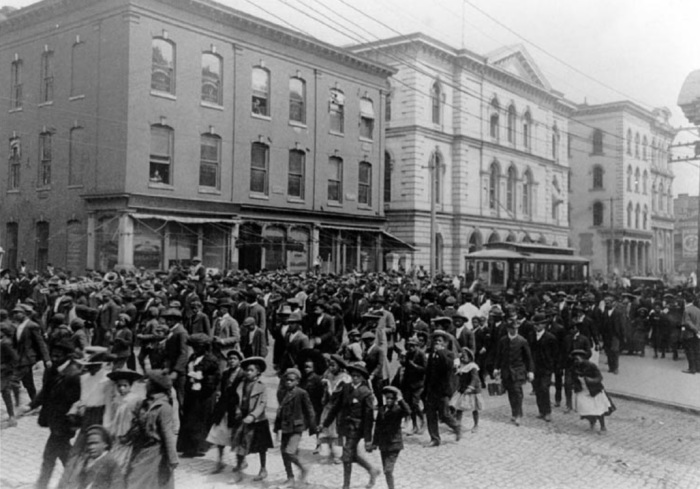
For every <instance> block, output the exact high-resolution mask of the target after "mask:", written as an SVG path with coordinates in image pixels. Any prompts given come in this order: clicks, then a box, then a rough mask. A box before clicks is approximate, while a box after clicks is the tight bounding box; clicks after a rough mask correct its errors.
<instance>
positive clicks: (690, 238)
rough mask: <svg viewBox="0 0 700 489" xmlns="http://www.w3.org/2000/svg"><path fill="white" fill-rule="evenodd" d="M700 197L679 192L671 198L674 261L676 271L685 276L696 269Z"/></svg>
mask: <svg viewBox="0 0 700 489" xmlns="http://www.w3.org/2000/svg"><path fill="white" fill-rule="evenodd" d="M699 208H700V197H698V196H697V195H693V196H690V195H688V194H679V195H678V197H676V198H675V199H674V200H673V213H674V215H675V218H676V222H675V227H674V236H673V243H674V263H675V266H676V272H677V273H679V274H682V275H685V276H686V277H687V276H689V275H690V274H691V273H694V272H697V269H698V209H699Z"/></svg>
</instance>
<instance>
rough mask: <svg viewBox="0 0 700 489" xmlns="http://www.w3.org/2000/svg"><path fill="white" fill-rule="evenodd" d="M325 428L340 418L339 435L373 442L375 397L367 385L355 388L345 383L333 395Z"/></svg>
mask: <svg viewBox="0 0 700 489" xmlns="http://www.w3.org/2000/svg"><path fill="white" fill-rule="evenodd" d="M330 402H331V403H330V410H329V411H328V415H327V416H326V419H324V420H323V427H324V428H328V426H330V424H331V423H332V422H333V420H334V419H336V417H337V418H338V422H337V426H338V434H339V435H340V436H347V437H348V438H352V439H362V438H364V439H365V441H370V440H372V428H373V426H374V411H373V404H374V402H373V395H372V391H371V390H370V389H369V387H368V386H367V384H366V383H363V384H361V385H359V386H358V387H353V385H352V384H351V383H343V384H342V385H341V386H340V387H339V388H338V390H337V391H336V392H335V393H334V394H333V397H332V398H331V401H330Z"/></svg>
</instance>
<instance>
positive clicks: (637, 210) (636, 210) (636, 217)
mask: <svg viewBox="0 0 700 489" xmlns="http://www.w3.org/2000/svg"><path fill="white" fill-rule="evenodd" d="M641 212H642V210H641V208H640V207H639V204H637V207H635V208H634V228H635V229H639V216H640V214H641Z"/></svg>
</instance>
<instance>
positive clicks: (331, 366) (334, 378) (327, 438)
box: [319, 355, 352, 464]
mask: <svg viewBox="0 0 700 489" xmlns="http://www.w3.org/2000/svg"><path fill="white" fill-rule="evenodd" d="M346 367H347V364H346V363H345V360H343V357H341V356H340V355H330V357H329V358H328V369H327V370H326V372H325V373H324V374H323V378H322V380H321V382H322V383H323V387H324V391H323V401H322V403H323V410H322V412H321V417H320V419H321V420H323V419H325V418H326V416H328V413H329V412H330V410H331V398H332V397H333V393H335V392H336V391H339V390H340V389H342V385H343V384H345V383H348V384H349V383H350V382H352V379H351V378H350V375H348V373H347V372H346V371H345V368H346ZM319 426H321V425H320V424H319ZM319 441H320V443H321V451H322V452H323V449H324V445H327V446H328V451H329V454H328V455H329V459H330V461H331V462H332V463H334V464H341V463H343V462H342V461H341V460H340V456H341V454H342V450H343V449H342V447H343V440H342V439H341V438H340V435H338V429H337V426H336V421H335V420H333V422H332V423H331V424H330V425H328V428H324V429H323V430H322V431H321V434H320V436H319Z"/></svg>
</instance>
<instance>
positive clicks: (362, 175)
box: [357, 161, 372, 205]
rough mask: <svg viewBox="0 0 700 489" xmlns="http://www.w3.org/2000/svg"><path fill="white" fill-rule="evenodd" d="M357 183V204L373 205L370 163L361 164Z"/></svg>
mask: <svg viewBox="0 0 700 489" xmlns="http://www.w3.org/2000/svg"><path fill="white" fill-rule="evenodd" d="M357 182H358V185H357V202H358V203H359V204H364V205H372V165H371V164H370V163H367V162H366V161H361V162H360V167H359V175H358V178H357Z"/></svg>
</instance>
